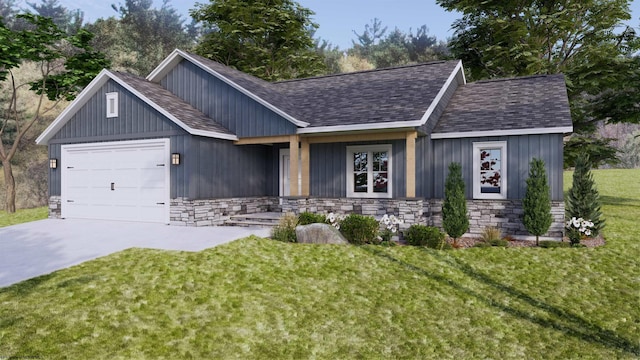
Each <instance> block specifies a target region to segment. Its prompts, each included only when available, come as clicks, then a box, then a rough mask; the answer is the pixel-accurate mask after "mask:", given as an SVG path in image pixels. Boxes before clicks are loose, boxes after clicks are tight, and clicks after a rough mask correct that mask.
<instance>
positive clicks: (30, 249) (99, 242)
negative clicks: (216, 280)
mask: <svg viewBox="0 0 640 360" xmlns="http://www.w3.org/2000/svg"><path fill="white" fill-rule="evenodd" d="M269 231H270V230H269V229H266V228H247V227H230V226H219V227H198V228H197V227H182V226H169V225H162V224H151V223H136V222H115V221H102V220H70V219H66V220H57V219H46V220H40V221H34V222H30V223H25V224H20V225H14V226H9V227H4V228H0V287H4V286H8V285H11V284H14V283H17V282H20V281H23V280H26V279H30V278H32V277H35V276H40V275H44V274H48V273H50V272H53V271H56V270H60V269H64V268H67V267H69V266H72V265H77V264H79V263H82V262H84V261H87V260H91V259H95V258H98V257H102V256H106V255H109V254H112V253H114V252H118V251H122V250H124V249H128V248H132V247H138V248H153V249H164V250H182V251H201V250H203V249H206V248H210V247H214V246H216V245H220V244H225V243H228V242H231V241H233V240H236V239H240V238H243V237H246V236H249V235H252V234H253V235H257V236H262V237H266V236H268V235H269Z"/></svg>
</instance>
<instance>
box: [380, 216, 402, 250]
mask: <svg viewBox="0 0 640 360" xmlns="http://www.w3.org/2000/svg"><path fill="white" fill-rule="evenodd" d="M402 223H403V221H402V220H400V219H398V218H397V217H396V216H395V215H393V214H392V215H387V214H385V215H384V216H383V217H382V219H380V225H381V226H382V227H384V229H383V230H382V231H381V232H380V239H381V241H382V243H384V244H388V243H390V242H391V237H392V236H393V235H394V234H395V233H397V232H398V225H400V224H402Z"/></svg>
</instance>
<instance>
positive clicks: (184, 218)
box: [169, 196, 280, 226]
mask: <svg viewBox="0 0 640 360" xmlns="http://www.w3.org/2000/svg"><path fill="white" fill-rule="evenodd" d="M268 211H280V207H279V206H278V198H275V197H267V196H265V197H246V198H227V199H211V200H189V199H186V198H176V199H171V205H170V213H169V220H170V221H171V225H180V226H212V225H223V224H224V222H225V221H226V220H228V219H229V218H230V217H231V216H233V215H240V214H255V213H262V212H268Z"/></svg>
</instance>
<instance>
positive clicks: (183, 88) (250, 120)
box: [160, 60, 297, 138]
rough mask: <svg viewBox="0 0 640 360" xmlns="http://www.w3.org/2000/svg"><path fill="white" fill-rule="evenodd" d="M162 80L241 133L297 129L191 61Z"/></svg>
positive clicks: (281, 132) (280, 132) (265, 133)
mask: <svg viewBox="0 0 640 360" xmlns="http://www.w3.org/2000/svg"><path fill="white" fill-rule="evenodd" d="M160 83H161V85H162V86H163V87H164V88H165V89H167V90H169V91H170V92H171V93H173V94H174V95H176V96H178V97H180V98H181V99H183V100H184V101H186V102H187V103H189V104H190V105H191V106H193V107H194V108H196V109H198V110H200V111H202V112H203V113H204V114H205V115H207V116H208V117H210V118H212V119H214V120H215V121H216V122H218V123H219V124H221V125H222V126H224V127H225V128H227V129H228V130H229V131H231V132H232V133H234V134H236V135H237V136H238V137H241V138H242V137H255V136H274V135H291V134H295V133H296V130H297V127H296V126H295V125H294V124H292V123H291V122H290V121H288V120H286V119H284V118H283V117H282V116H280V115H278V114H276V113H275V112H273V111H272V110H270V109H268V108H267V107H265V106H264V105H262V104H260V103H258V102H257V101H255V100H253V99H251V98H250V97H249V96H247V95H245V94H243V93H242V92H240V91H239V90H236V89H235V88H233V87H232V86H230V85H228V84H227V83H225V82H224V81H222V80H220V79H218V78H216V77H215V76H213V75H211V74H209V73H207V72H206V71H204V70H202V69H201V68H199V67H198V66H196V65H194V64H193V63H191V62H189V61H186V60H183V61H181V62H180V63H179V64H178V65H176V67H175V68H174V69H172V70H171V71H170V72H169V73H168V74H167V76H166V77H165V78H163V79H162V81H161V82H160Z"/></svg>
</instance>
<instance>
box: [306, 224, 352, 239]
mask: <svg viewBox="0 0 640 360" xmlns="http://www.w3.org/2000/svg"><path fill="white" fill-rule="evenodd" d="M296 237H297V239H298V242H299V243H303V244H348V243H349V242H348V241H347V239H345V238H344V236H342V234H341V233H340V231H338V229H336V228H334V227H333V226H331V225H329V224H321V223H317V224H309V225H299V226H296Z"/></svg>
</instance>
